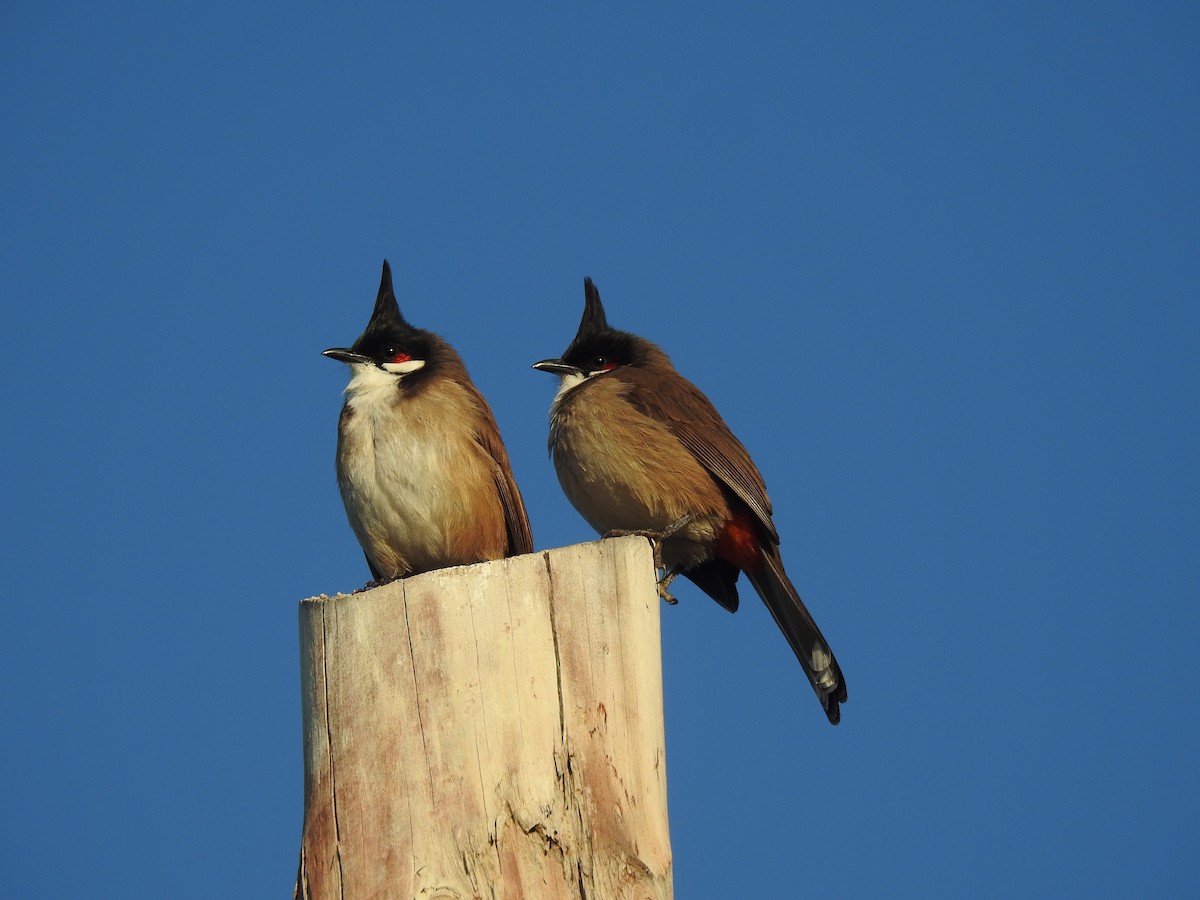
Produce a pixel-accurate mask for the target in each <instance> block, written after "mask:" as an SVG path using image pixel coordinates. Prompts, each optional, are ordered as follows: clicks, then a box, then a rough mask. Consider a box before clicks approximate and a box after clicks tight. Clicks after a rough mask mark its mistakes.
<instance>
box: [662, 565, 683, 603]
mask: <svg viewBox="0 0 1200 900" xmlns="http://www.w3.org/2000/svg"><path fill="white" fill-rule="evenodd" d="M680 571H682V570H681V569H680V568H679V567H678V566H676V567H675V568H674V569H672V570H671V571H670V572H666V573H664V574H663V577H662V578H660V579H658V585H657V587H658V596H660V597H661V598H662V599H663V600H665V601H666V602H667V603H668V604H669V605H671V606H674V605H675V604H676V603H678V602H679V601H678V600H676V599H675V598H674V596H672V595H671V592H670V591H668V590H667V588H668V587H669V586H670V584H671V582H672V581H674V580H675V576H676V575H678V574H679V573H680Z"/></svg>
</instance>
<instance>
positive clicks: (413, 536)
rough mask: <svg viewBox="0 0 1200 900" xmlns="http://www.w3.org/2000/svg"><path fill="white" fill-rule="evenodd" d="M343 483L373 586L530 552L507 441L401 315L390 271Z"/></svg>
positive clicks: (362, 340)
mask: <svg viewBox="0 0 1200 900" xmlns="http://www.w3.org/2000/svg"><path fill="white" fill-rule="evenodd" d="M324 355H325V356H328V357H330V358H332V359H336V360H339V361H340V362H344V363H346V364H347V365H348V366H349V367H350V375H351V377H350V384H349V385H348V386H347V387H346V402H345V404H344V405H343V406H342V414H341V417H340V418H339V420H338V442H337V480H338V488H339V489H340V490H341V493H342V502H343V503H345V505H346V516H347V517H348V518H349V519H350V527H351V528H353V529H354V534H355V535H356V536H357V537H358V542H359V544H361V545H362V548H363V552H364V553H365V554H366V557H367V564H368V565H369V566H370V567H371V574H372V575H373V576H374V578H375V582H376V583H382V582H385V581H391V580H392V579H395V578H404V577H406V576H408V575H415V574H417V573H420V572H428V571H429V570H430V569H440V568H444V567H446V566H458V565H466V564H468V563H476V562H482V561H484V560H489V559H502V558H504V557H506V556H516V555H517V554H520V553H531V552H532V551H533V537H532V535H531V533H530V530H529V518H528V516H526V514H525V503H524V501H523V500H522V499H521V492H520V491H519V490H517V484H516V481H514V480H513V474H512V468H511V466H510V465H509V462H508V453H507V452H506V451H505V449H504V442H503V441H501V439H500V429H499V428H497V427H496V420H495V418H494V417H493V416H492V411H491V409H490V408H489V407H488V405H487V401H485V400H484V399H483V395H481V394H480V393H479V391H478V390H477V389H476V388H475V385H474V384H473V383H472V382H471V377H470V376H469V375H468V374H467V369H466V366H464V365H463V361H462V359H461V357H459V355H458V353H456V352H455V350H454V348H453V347H451V346H450V345H449V344H447V343H446V342H445V341H444V340H442V339H441V338H440V337H438V336H437V335H436V334H434V333H432V332H430V331H424V330H422V329H420V328H414V327H413V326H411V325H409V324H408V322H406V321H405V320H404V316H402V315H401V314H400V307H399V304H397V303H396V295H395V293H394V292H393V291H392V270H391V268H390V267H389V266H388V264H387V260H384V262H383V277H382V280H381V281H380V283H379V294H378V296H377V297H376V298H375V311H374V312H372V313H371V320H370V322H368V323H367V329H366V331H364V332H363V333H362V335H361V336H360V337H359V338H358V340H357V341H355V342H354V346H353V347H350V348H349V349H345V348H340V347H335V348H333V349H331V350H326V351H324Z"/></svg>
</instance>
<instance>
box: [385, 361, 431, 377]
mask: <svg viewBox="0 0 1200 900" xmlns="http://www.w3.org/2000/svg"><path fill="white" fill-rule="evenodd" d="M424 365H425V360H423V359H406V360H404V362H394V363H384V364H383V371H385V372H391V373H392V374H393V375H408V374H410V373H412V372H415V371H417V369H420V368H421V367H422V366H424Z"/></svg>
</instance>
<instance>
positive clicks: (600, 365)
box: [592, 356, 617, 372]
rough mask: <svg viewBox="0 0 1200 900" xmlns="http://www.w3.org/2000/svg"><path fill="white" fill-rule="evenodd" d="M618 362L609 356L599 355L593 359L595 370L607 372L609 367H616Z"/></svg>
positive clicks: (593, 368)
mask: <svg viewBox="0 0 1200 900" xmlns="http://www.w3.org/2000/svg"><path fill="white" fill-rule="evenodd" d="M616 367H617V364H616V363H615V362H613V361H612V360H611V359H609V358H608V357H607V356H597V357H596V358H595V359H593V360H592V371H593V372H607V371H608V370H609V369H615V368H616Z"/></svg>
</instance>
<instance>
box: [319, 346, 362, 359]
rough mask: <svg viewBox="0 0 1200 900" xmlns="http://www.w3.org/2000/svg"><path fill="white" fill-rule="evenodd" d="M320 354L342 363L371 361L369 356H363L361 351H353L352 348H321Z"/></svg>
mask: <svg viewBox="0 0 1200 900" xmlns="http://www.w3.org/2000/svg"><path fill="white" fill-rule="evenodd" d="M321 355H322V356H328V357H329V358H330V359H336V360H337V361H338V362H344V363H369V362H372V360H371V357H369V356H363V355H362V354H361V353H355V352H354V351H353V350H347V349H345V348H344V347H332V348H330V349H329V350H322V351H321Z"/></svg>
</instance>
